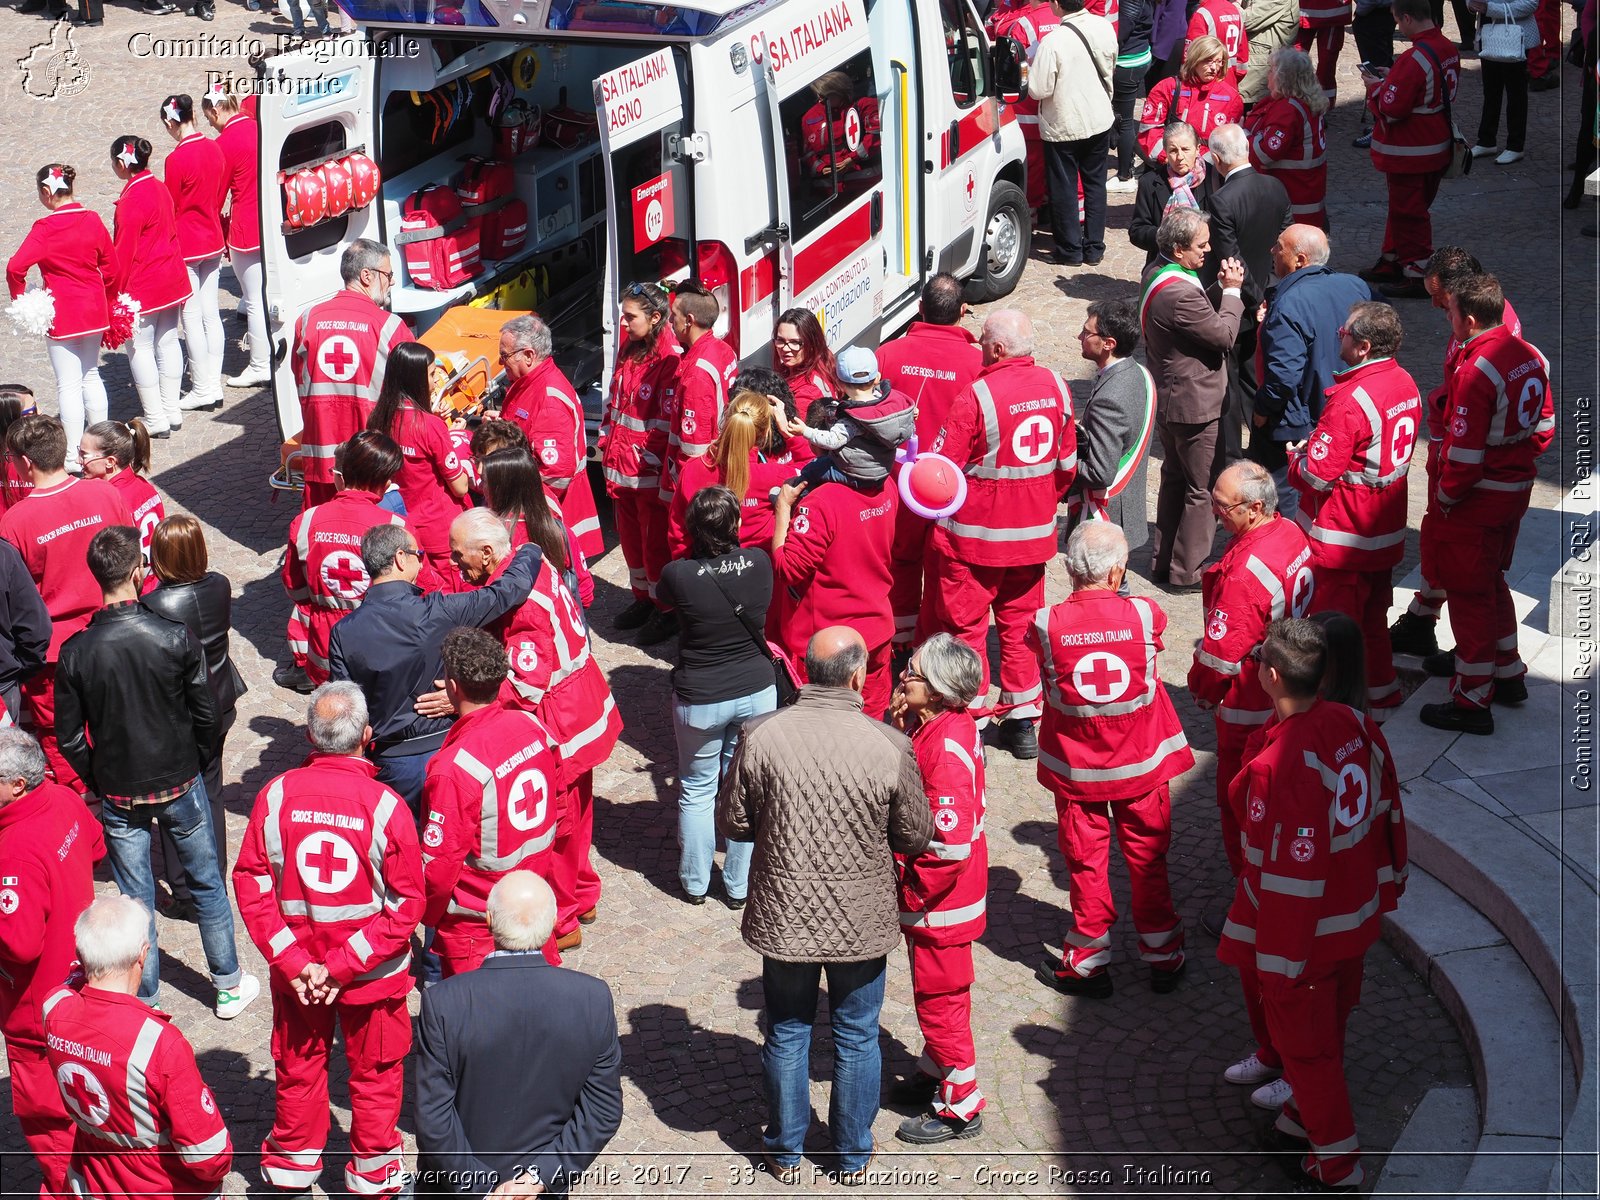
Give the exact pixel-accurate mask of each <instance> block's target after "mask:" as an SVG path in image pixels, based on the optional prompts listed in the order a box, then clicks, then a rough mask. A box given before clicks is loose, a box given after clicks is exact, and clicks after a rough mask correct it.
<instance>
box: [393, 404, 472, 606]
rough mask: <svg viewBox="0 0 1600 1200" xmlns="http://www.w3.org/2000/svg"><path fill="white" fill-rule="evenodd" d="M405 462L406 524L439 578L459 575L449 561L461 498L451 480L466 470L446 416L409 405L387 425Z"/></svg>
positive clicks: (401, 477) (401, 478)
mask: <svg viewBox="0 0 1600 1200" xmlns="http://www.w3.org/2000/svg"><path fill="white" fill-rule="evenodd" d="M389 432H390V433H391V434H392V435H393V436H394V440H395V444H396V445H397V446H399V447H400V453H401V455H402V457H403V458H404V462H403V463H402V464H401V466H400V474H398V475H396V476H395V479H394V481H395V484H396V485H397V486H398V487H399V488H400V498H401V499H402V500H404V501H405V502H406V522H405V523H406V526H407V527H408V528H409V529H410V530H411V532H412V533H414V534H416V535H417V545H418V546H420V547H421V548H422V551H423V553H424V554H426V555H427V556H428V565H429V566H431V567H432V568H433V569H434V571H435V573H436V574H438V576H439V577H440V578H441V579H452V578H457V577H458V576H459V572H457V570H456V569H455V565H454V564H453V563H452V562H451V561H450V522H451V521H454V520H455V519H456V518H457V517H459V516H460V515H461V501H459V500H457V499H456V497H455V495H454V494H453V493H452V492H451V491H450V484H451V483H452V482H453V481H454V480H457V479H460V478H461V477H462V476H463V475H465V474H466V470H465V468H463V467H462V465H461V458H460V456H459V455H458V454H457V453H456V448H455V443H453V442H452V441H451V440H450V428H449V426H447V425H446V424H445V423H444V419H443V418H442V417H438V416H435V415H434V414H433V413H431V412H423V411H422V410H421V409H419V408H415V407H413V406H412V405H409V404H408V405H405V406H404V407H402V408H401V409H400V411H399V412H398V413H397V414H396V415H395V420H394V425H393V427H392V428H391V429H390V430H389Z"/></svg>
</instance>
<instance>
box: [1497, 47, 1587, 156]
mask: <svg viewBox="0 0 1600 1200" xmlns="http://www.w3.org/2000/svg"><path fill="white" fill-rule="evenodd" d="M1478 73H1479V74H1480V75H1481V76H1482V77H1483V116H1481V117H1479V118H1478V145H1480V146H1497V145H1499V144H1500V102H1501V100H1502V99H1504V101H1505V107H1506V149H1507V150H1521V149H1523V147H1524V145H1525V143H1526V142H1527V138H1528V64H1527V63H1526V62H1495V61H1494V60H1492V59H1487V58H1485V59H1483V60H1481V61H1480V62H1479V63H1478ZM1591 107H1592V106H1591Z"/></svg>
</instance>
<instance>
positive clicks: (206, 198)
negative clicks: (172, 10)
mask: <svg viewBox="0 0 1600 1200" xmlns="http://www.w3.org/2000/svg"><path fill="white" fill-rule="evenodd" d="M161 124H162V125H163V126H164V127H165V128H166V131H167V133H168V135H169V136H170V137H171V138H172V140H173V141H175V142H176V143H177V145H176V146H174V147H173V148H172V149H171V150H170V151H168V153H167V161H166V164H165V169H166V178H165V181H164V182H165V183H166V185H167V191H169V192H170V193H172V205H173V208H174V209H175V210H176V213H177V219H178V249H179V250H181V251H183V267H184V270H185V271H186V272H187V273H188V276H189V291H190V296H189V300H188V302H187V303H186V304H185V305H184V306H183V340H184V341H185V342H186V343H187V345H188V351H189V391H187V392H185V393H184V394H183V395H182V396H181V397H179V399H178V408H179V409H180V410H183V411H180V412H179V413H178V414H177V417H178V419H176V420H174V419H173V414H172V413H170V412H169V413H168V414H167V420H168V422H169V423H170V424H171V426H172V428H174V429H176V428H178V426H179V425H181V424H182V417H183V412H184V411H188V410H191V409H196V408H215V407H217V406H218V405H220V404H221V403H222V353H223V350H224V348H225V347H226V345H227V341H226V338H225V336H224V334H223V332H222V313H221V310H220V309H219V308H218V305H217V281H218V279H219V278H221V276H222V249H223V245H224V240H223V234H222V205H223V203H224V201H226V200H227V198H228V164H227V160H226V159H225V158H224V157H223V155H222V148H221V147H220V146H218V145H217V143H216V142H214V141H212V140H211V139H210V138H208V137H206V135H205V134H203V133H201V132H200V131H199V129H197V128H196V127H195V112H194V99H193V98H192V97H190V96H187V95H182V94H180V95H174V96H168V97H167V98H166V99H165V100H163V101H162V102H161Z"/></svg>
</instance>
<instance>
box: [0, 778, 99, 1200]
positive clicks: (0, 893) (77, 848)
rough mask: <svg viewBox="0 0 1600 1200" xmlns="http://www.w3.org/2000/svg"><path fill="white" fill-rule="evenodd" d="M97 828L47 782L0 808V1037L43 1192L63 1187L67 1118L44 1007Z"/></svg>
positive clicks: (59, 976) (89, 876) (73, 958)
mask: <svg viewBox="0 0 1600 1200" xmlns="http://www.w3.org/2000/svg"><path fill="white" fill-rule="evenodd" d="M105 852H106V849H105V841H104V839H103V838H102V836H101V833H100V822H98V821H96V820H95V819H94V818H93V817H91V816H90V815H89V812H88V810H87V809H86V808H84V806H83V803H82V801H81V800H80V799H79V798H78V795H77V793H75V792H72V791H69V790H68V789H66V788H64V787H62V786H61V785H60V784H55V783H50V782H48V781H46V782H45V783H42V784H40V785H39V786H38V787H36V788H34V789H33V791H31V792H29V793H28V794H27V795H25V796H23V797H22V798H21V799H20V800H17V801H15V802H14V803H12V804H8V805H6V806H5V807H4V808H0V1031H3V1032H4V1034H5V1042H6V1060H7V1063H8V1065H9V1070H10V1072H11V1110H12V1111H13V1112H14V1113H16V1115H17V1124H18V1125H20V1126H21V1127H22V1140H23V1141H24V1142H26V1143H27V1144H28V1150H29V1152H30V1153H31V1154H32V1155H33V1156H34V1158H36V1159H37V1160H38V1162H39V1169H40V1171H41V1172H42V1173H43V1175H44V1193H45V1194H46V1195H57V1194H61V1193H64V1192H65V1191H66V1187H67V1157H68V1155H69V1154H70V1153H71V1151H72V1119H71V1117H69V1116H68V1114H67V1109H66V1106H65V1105H64V1104H63V1103H62V1100H61V1093H60V1091H59V1090H57V1088H56V1082H55V1075H54V1073H53V1072H52V1071H51V1070H50V1065H49V1063H48V1062H46V1061H45V1030H44V1011H43V1008H42V1005H43V1002H44V1000H45V998H46V997H47V996H49V995H50V993H51V992H53V991H55V990H56V989H57V988H59V987H60V986H61V985H62V984H63V983H65V982H66V980H67V977H68V976H69V975H70V974H71V973H72V969H73V966H74V964H75V963H76V962H77V960H78V948H77V945H76V944H75V943H74V941H73V932H72V926H73V923H74V922H75V921H76V920H77V919H78V915H79V914H80V913H81V912H83V910H84V909H86V908H88V907H89V902H90V901H91V900H93V899H94V864H95V863H96V862H98V861H99V860H100V859H101V858H104V857H105Z"/></svg>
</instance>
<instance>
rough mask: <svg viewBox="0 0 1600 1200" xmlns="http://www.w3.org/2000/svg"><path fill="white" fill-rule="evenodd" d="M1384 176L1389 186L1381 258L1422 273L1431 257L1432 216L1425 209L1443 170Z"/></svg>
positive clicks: (1430, 203) (1433, 195) (1440, 179)
mask: <svg viewBox="0 0 1600 1200" xmlns="http://www.w3.org/2000/svg"><path fill="white" fill-rule="evenodd" d="M1384 179H1385V180H1387V181H1388V185H1389V218H1388V221H1387V223H1385V225H1384V227H1383V257H1384V258H1391V259H1399V261H1400V265H1401V266H1402V267H1407V268H1410V273H1411V274H1412V275H1416V276H1421V274H1422V271H1423V268H1424V266H1425V265H1426V264H1427V261H1428V259H1430V258H1431V257H1433V218H1432V216H1430V215H1429V212H1428V210H1429V209H1431V208H1432V207H1433V198H1434V197H1435V196H1437V195H1438V194H1439V184H1440V183H1441V182H1442V181H1443V180H1444V171H1443V170H1442V169H1441V170H1438V171H1429V172H1427V173H1426V174H1422V175H1391V174H1385V175H1384Z"/></svg>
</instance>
